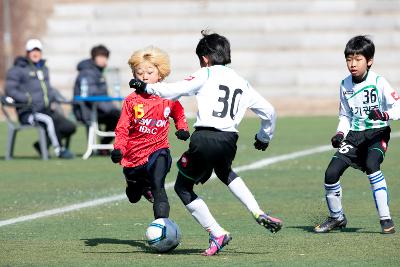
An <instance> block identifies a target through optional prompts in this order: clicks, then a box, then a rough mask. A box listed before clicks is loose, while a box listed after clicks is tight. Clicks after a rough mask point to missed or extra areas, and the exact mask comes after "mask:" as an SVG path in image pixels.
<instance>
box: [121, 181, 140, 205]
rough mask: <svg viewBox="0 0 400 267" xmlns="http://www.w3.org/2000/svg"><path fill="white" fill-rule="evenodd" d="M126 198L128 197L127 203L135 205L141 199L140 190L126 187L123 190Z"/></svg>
mask: <svg viewBox="0 0 400 267" xmlns="http://www.w3.org/2000/svg"><path fill="white" fill-rule="evenodd" d="M125 193H126V196H127V197H128V200H129V202H131V203H136V202H138V201H139V200H140V199H141V197H142V190H141V189H140V190H139V189H138V188H133V187H132V186H129V185H128V186H127V187H126V189H125Z"/></svg>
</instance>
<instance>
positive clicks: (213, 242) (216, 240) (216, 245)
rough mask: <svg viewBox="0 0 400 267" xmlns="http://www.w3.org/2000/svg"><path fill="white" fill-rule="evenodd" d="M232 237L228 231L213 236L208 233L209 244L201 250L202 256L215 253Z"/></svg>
mask: <svg viewBox="0 0 400 267" xmlns="http://www.w3.org/2000/svg"><path fill="white" fill-rule="evenodd" d="M231 240H232V237H231V236H230V234H229V233H226V234H224V235H221V236H219V237H215V236H213V235H212V234H210V246H209V247H208V249H206V250H205V251H204V252H203V254H202V255H203V256H213V255H215V254H217V253H218V252H219V251H220V250H221V249H222V248H223V247H224V246H226V245H228V243H229V241H231Z"/></svg>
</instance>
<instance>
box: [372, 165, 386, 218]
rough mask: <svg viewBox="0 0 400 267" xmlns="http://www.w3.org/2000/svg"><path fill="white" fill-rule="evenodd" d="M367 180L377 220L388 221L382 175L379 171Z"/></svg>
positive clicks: (384, 184)
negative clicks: (377, 215)
mask: <svg viewBox="0 0 400 267" xmlns="http://www.w3.org/2000/svg"><path fill="white" fill-rule="evenodd" d="M368 179H369V183H370V184H371V190H372V194H373V196H374V200H375V205H376V209H377V210H378V214H379V218H380V219H381V220H386V219H390V211H389V195H388V192H387V185H386V181H385V177H384V176H383V173H382V172H381V171H377V172H374V173H372V174H370V175H368Z"/></svg>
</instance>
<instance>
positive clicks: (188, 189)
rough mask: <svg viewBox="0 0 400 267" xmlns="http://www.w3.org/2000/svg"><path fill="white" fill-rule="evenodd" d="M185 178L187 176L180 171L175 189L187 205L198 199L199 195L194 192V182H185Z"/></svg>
mask: <svg viewBox="0 0 400 267" xmlns="http://www.w3.org/2000/svg"><path fill="white" fill-rule="evenodd" d="M185 179H187V178H185V177H183V176H182V175H181V174H180V173H179V174H178V177H177V179H176V182H175V186H174V190H175V192H176V194H177V195H178V196H179V198H180V199H181V201H182V202H183V204H184V205H187V204H189V203H190V202H192V201H193V200H194V199H196V198H197V195H196V194H195V193H194V192H193V184H190V183H187V182H185Z"/></svg>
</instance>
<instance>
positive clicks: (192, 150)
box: [177, 127, 239, 184]
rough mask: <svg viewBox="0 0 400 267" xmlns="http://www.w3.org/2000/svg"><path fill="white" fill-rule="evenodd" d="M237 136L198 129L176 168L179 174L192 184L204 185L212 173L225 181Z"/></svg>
mask: <svg viewBox="0 0 400 267" xmlns="http://www.w3.org/2000/svg"><path fill="white" fill-rule="evenodd" d="M238 137H239V136H238V134H237V133H235V132H222V131H219V130H217V129H214V128H207V127H198V128H196V131H194V133H193V134H192V136H191V137H190V144H189V150H187V151H186V152H185V153H183V155H182V156H181V158H180V159H179V161H178V162H177V166H178V169H179V172H180V173H181V174H182V175H183V176H185V177H186V178H188V179H190V180H192V181H193V182H194V183H196V184H197V183H200V182H201V183H205V182H206V181H207V180H208V179H209V178H210V177H211V174H212V172H213V170H214V171H215V174H216V175H217V176H218V178H219V179H221V180H223V181H225V180H227V179H228V177H229V173H230V172H231V171H232V162H233V159H234V158H235V155H236V150H237V146H236V143H237V140H238Z"/></svg>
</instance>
